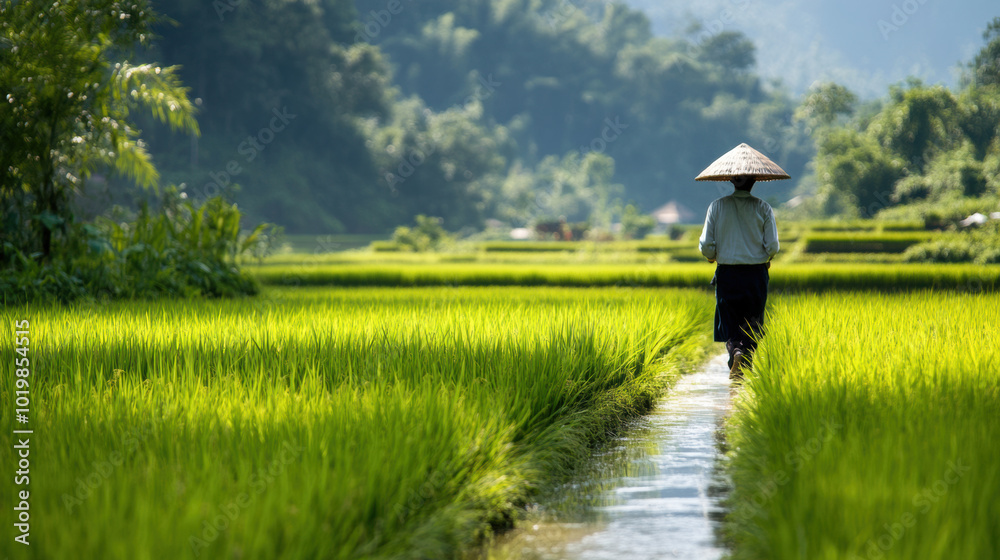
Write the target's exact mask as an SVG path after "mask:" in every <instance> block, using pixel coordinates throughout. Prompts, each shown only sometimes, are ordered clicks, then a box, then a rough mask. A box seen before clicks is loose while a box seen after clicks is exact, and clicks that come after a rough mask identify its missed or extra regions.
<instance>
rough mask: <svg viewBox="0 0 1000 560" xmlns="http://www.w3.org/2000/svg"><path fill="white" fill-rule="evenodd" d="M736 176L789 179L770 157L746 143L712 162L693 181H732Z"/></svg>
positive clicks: (756, 178)
mask: <svg viewBox="0 0 1000 560" xmlns="http://www.w3.org/2000/svg"><path fill="white" fill-rule="evenodd" d="M736 177H753V178H754V179H755V180H756V181H778V180H781V179H791V176H790V175H789V174H788V173H785V170H784V169H782V168H781V167H780V166H778V164H776V163H774V162H773V161H771V159H770V158H768V157H767V156H765V155H764V154H762V153H760V152H758V151H757V150H755V149H753V148H751V147H750V146H749V145H747V144H740V145H739V146H736V147H735V148H733V149H732V150H729V151H728V152H726V154H724V155H723V156H722V157H720V158H719V159H717V160H715V161H714V162H712V165H709V166H708V167H706V168H705V170H704V171H702V172H701V173H699V174H698V176H697V177H695V179H694V180H695V181H732V180H733V179H735V178H736Z"/></svg>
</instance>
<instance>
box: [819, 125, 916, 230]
mask: <svg viewBox="0 0 1000 560" xmlns="http://www.w3.org/2000/svg"><path fill="white" fill-rule="evenodd" d="M819 149H820V155H819V157H817V160H816V175H817V178H818V181H819V188H820V192H821V195H823V196H824V197H825V198H836V197H837V196H844V197H846V198H847V200H848V202H849V204H850V207H849V208H846V209H844V210H846V211H848V212H852V213H860V215H861V217H865V218H870V217H873V216H874V215H875V214H877V213H878V212H879V211H881V210H882V209H884V208H887V207H889V206H891V205H892V196H893V185H895V183H896V181H897V180H898V179H899V178H901V177H902V176H903V171H902V170H903V161H902V160H901V159H899V158H898V157H896V158H894V157H893V156H892V154H890V153H888V152H886V150H885V149H883V147H882V146H881V145H880V144H879V143H878V141H876V140H875V139H873V138H871V137H870V136H868V135H866V134H864V133H859V132H856V131H853V130H850V129H841V130H834V131H832V132H830V133H829V134H827V135H826V136H824V137H823V140H822V143H821V145H820V148H819Z"/></svg>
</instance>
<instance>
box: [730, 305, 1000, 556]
mask: <svg viewBox="0 0 1000 560" xmlns="http://www.w3.org/2000/svg"><path fill="white" fill-rule="evenodd" d="M772 312H773V313H772V315H771V319H770V322H769V330H768V334H767V337H766V338H765V340H764V342H763V345H762V346H761V348H760V351H759V354H758V357H757V359H756V362H755V365H754V372H753V374H751V375H749V377H748V379H747V381H746V387H745V389H744V392H743V393H742V395H741V399H740V401H739V404H738V406H737V410H736V413H735V415H734V417H733V419H732V425H731V429H730V444H731V446H732V448H733V449H734V450H735V451H734V457H733V462H732V472H733V477H734V485H735V490H734V493H733V495H732V498H731V499H732V511H731V513H730V515H729V518H728V531H729V534H730V536H731V538H732V539H733V540H734V543H735V552H736V553H735V556H734V557H735V558H768V559H782V558H813V559H831V560H832V559H857V558H865V559H882V558H885V559H890V558H900V559H903V558H906V559H910V558H926V559H950V558H970V559H971V558H977V559H978V558H982V559H986V558H997V557H998V556H1000V521H998V520H1000V506H998V505H997V502H996V500H995V497H996V496H997V495H1000V475H998V474H997V473H998V471H997V465H998V464H1000V447H998V446H997V441H1000V423H998V422H997V418H1000V391H998V386H1000V369H998V367H997V364H998V363H1000V348H998V346H997V345H996V344H994V343H993V339H994V338H995V330H996V325H995V318H996V317H998V316H1000V296H997V295H967V294H966V295H962V294H944V293H931V292H917V293H913V294H907V295H898V296H885V295H875V294H865V295H860V294H839V295H838V294H828V295H824V296H799V297H786V298H781V299H780V300H778V301H776V302H775V306H774V308H773V309H772Z"/></svg>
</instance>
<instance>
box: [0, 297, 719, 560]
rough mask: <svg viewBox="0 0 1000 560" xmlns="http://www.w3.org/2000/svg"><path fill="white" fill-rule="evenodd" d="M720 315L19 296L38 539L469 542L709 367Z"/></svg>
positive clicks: (375, 549) (519, 300) (229, 551)
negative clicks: (65, 302)
mask: <svg viewBox="0 0 1000 560" xmlns="http://www.w3.org/2000/svg"><path fill="white" fill-rule="evenodd" d="M711 312H712V300H711V297H710V296H709V295H707V294H704V293H699V292H694V291H687V292H685V291H662V290H624V289H598V290H593V289H572V290H571V289H550V288H542V289H539V288H533V289H526V288H493V289H475V288H431V289H330V288H326V289H310V288H300V289H294V290H293V289H274V288H272V289H268V290H265V292H264V293H263V294H261V296H259V297H258V298H255V299H244V300H183V301H170V302H163V301H160V302H132V303H130V304H128V305H125V304H124V303H111V304H106V305H83V304H79V305H74V306H69V307H30V308H29V307H8V308H5V309H4V310H2V311H0V315H2V320H3V324H4V325H6V328H5V331H4V336H6V337H7V340H12V339H13V336H14V333H13V332H12V331H13V325H14V321H17V320H22V319H28V320H30V325H31V326H30V340H31V343H30V344H31V353H30V357H31V360H32V361H31V364H32V365H31V368H32V370H31V371H32V374H31V376H30V378H29V380H30V391H31V405H30V407H29V408H30V412H29V418H30V420H29V423H28V424H27V425H26V426H24V427H27V428H30V429H32V430H33V431H34V434H33V435H32V436H31V455H30V456H31V469H30V488H29V489H30V504H31V505H30V512H31V546H30V547H26V548H24V549H22V550H18V552H19V553H20V554H22V555H24V557H29V558H129V559H134V558H138V559H145V558H234V557H246V558H345V559H346V558H388V557H401V558H404V557H405V558H450V557H456V556H458V555H459V554H460V553H461V552H462V551H465V550H469V549H470V547H472V546H474V545H475V544H476V543H477V542H478V541H479V539H481V538H482V537H483V536H485V535H486V534H488V533H490V532H491V531H492V530H494V528H500V527H505V526H507V525H509V524H510V523H511V519H512V518H513V517H514V514H515V512H516V510H517V507H518V506H519V504H523V503H524V502H525V500H526V499H527V498H528V497H529V496H530V495H531V494H532V493H533V492H534V491H535V490H536V489H538V488H540V487H542V486H544V485H546V484H551V483H552V482H554V481H556V480H560V479H561V477H564V476H566V475H567V474H568V473H569V472H570V471H571V470H572V469H573V467H574V465H575V464H577V463H579V461H581V460H583V459H584V458H586V457H587V456H588V449H589V447H590V446H592V445H593V444H594V443H595V442H597V441H599V440H601V439H602V438H604V437H605V436H606V435H607V434H608V433H609V432H611V431H614V430H616V429H618V428H619V427H620V426H621V425H622V423H623V422H624V421H625V420H626V419H627V418H629V417H630V416H631V415H634V414H636V413H638V412H640V411H642V410H644V409H646V408H647V407H648V406H650V405H651V403H652V402H653V399H654V398H655V396H656V395H658V394H659V393H660V392H661V391H662V390H663V388H664V386H665V384H666V383H667V380H668V378H669V374H671V373H673V372H676V371H677V369H678V368H680V367H682V366H683V365H684V364H686V363H692V362H694V361H696V360H699V359H701V357H702V355H703V353H704V349H705V347H706V345H707V341H708V334H709V330H710V329H709V326H710V324H711ZM14 358H15V354H14V352H13V350H12V347H11V345H4V346H2V347H0V359H2V360H3V361H4V363H8V364H10V363H13V360H14ZM0 398H2V399H4V402H14V394H13V383H5V384H4V385H3V386H2V387H0ZM13 415H14V411H13V410H12V408H11V407H7V406H5V407H3V409H2V410H0V419H2V421H3V422H4V425H6V426H14V425H18V424H15V419H14V417H13ZM14 437H17V436H14V435H13V434H12V433H11V431H10V430H9V429H8V430H5V431H4V432H3V435H2V436H0V463H3V464H6V465H13V464H15V462H16V461H15V458H16V457H15V453H16V451H15V449H14V447H13V445H14V444H15V442H14V441H13V438H14ZM16 489H17V490H19V489H21V487H15V485H13V484H11V483H10V482H8V483H7V484H3V485H0V500H2V502H3V503H4V504H12V503H14V497H15V494H14V492H15V490H16ZM13 514H14V512H13V510H12V509H11V507H5V508H3V512H2V513H0V522H2V523H3V524H4V525H5V526H7V527H12V523H13ZM12 546H13V545H12ZM17 546H21V545H17ZM18 557H21V556H18Z"/></svg>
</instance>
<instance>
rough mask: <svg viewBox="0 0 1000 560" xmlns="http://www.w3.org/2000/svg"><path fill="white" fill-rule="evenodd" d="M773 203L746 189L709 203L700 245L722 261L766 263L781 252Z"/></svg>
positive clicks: (704, 251) (725, 262) (702, 252)
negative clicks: (779, 250) (772, 207)
mask: <svg viewBox="0 0 1000 560" xmlns="http://www.w3.org/2000/svg"><path fill="white" fill-rule="evenodd" d="M778 248H779V245H778V228H777V227H776V226H775V224H774V210H772V209H771V205H770V204H768V203H766V202H764V201H763V200H761V199H759V198H757V197H756V196H753V195H752V194H750V193H749V192H746V191H739V190H738V191H736V192H734V193H733V194H731V195H729V196H724V197H722V198H719V199H716V200H715V201H714V202H712V204H711V205H710V206H709V207H708V214H707V215H706V216H705V228H704V229H703V230H702V232H701V238H700V239H699V240H698V249H699V250H700V251H701V254H702V255H705V258H707V259H714V260H715V261H717V262H718V263H719V264H763V263H766V262H768V261H770V260H771V257H773V256H774V255H775V254H777V252H778Z"/></svg>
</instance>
